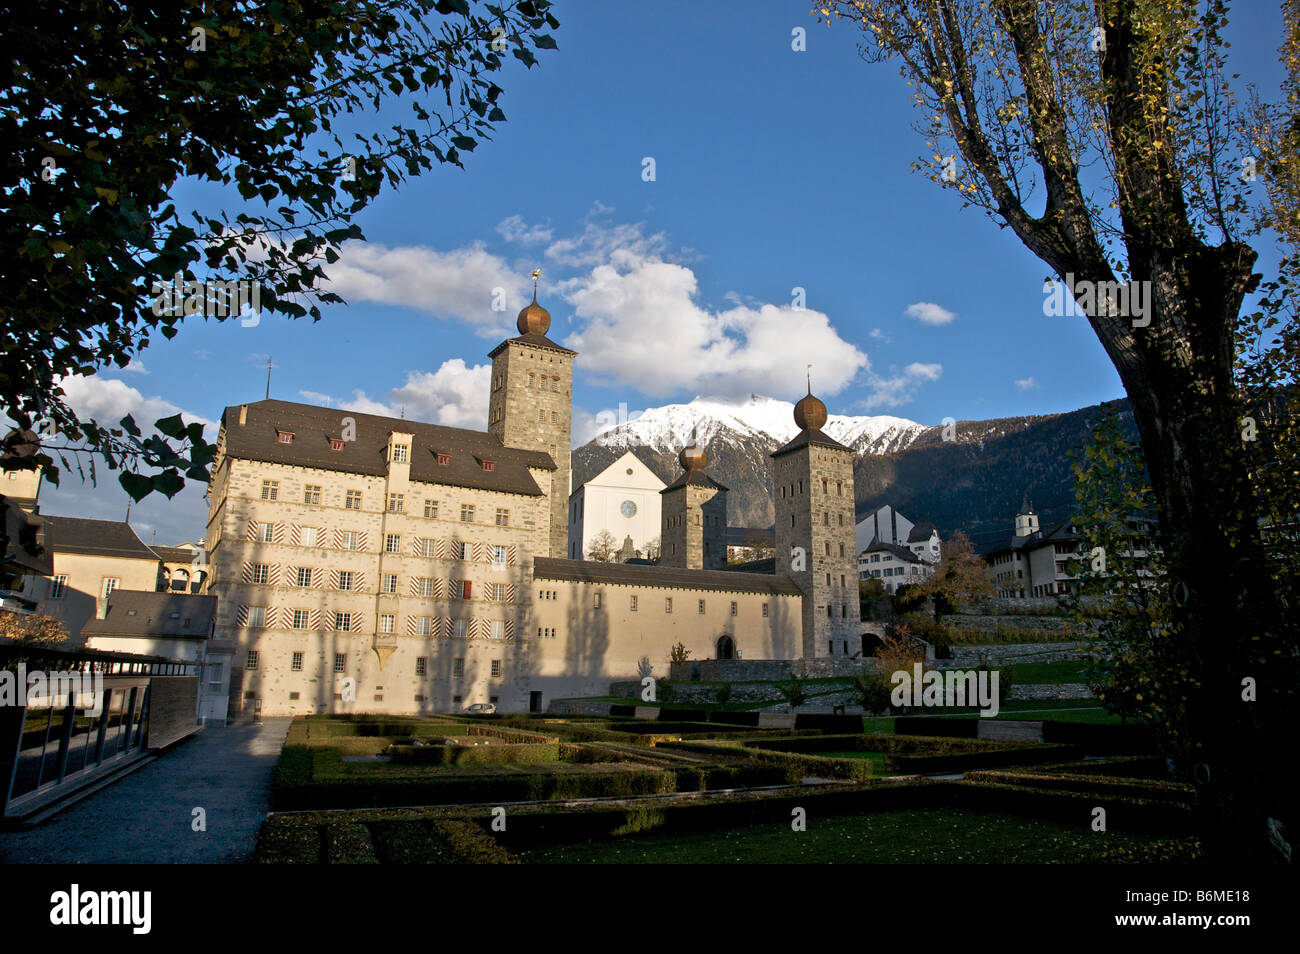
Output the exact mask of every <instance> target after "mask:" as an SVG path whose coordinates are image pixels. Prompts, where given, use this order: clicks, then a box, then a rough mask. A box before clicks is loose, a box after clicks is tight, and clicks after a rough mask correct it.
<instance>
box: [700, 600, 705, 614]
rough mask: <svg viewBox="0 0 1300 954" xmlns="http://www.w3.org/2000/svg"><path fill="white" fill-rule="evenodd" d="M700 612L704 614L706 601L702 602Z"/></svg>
mask: <svg viewBox="0 0 1300 954" xmlns="http://www.w3.org/2000/svg"><path fill="white" fill-rule="evenodd" d="M700 612H701V613H703V612H704V600H700Z"/></svg>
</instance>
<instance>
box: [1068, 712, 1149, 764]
mask: <svg viewBox="0 0 1300 954" xmlns="http://www.w3.org/2000/svg"><path fill="white" fill-rule="evenodd" d="M1043 741H1044V742H1066V743H1070V744H1073V745H1081V746H1083V747H1084V748H1085V749H1086V750H1087V751H1088V752H1089V753H1094V754H1111V755H1148V754H1151V753H1154V752H1155V751H1157V746H1156V743H1155V740H1154V739H1153V738H1152V737H1151V734H1150V733H1149V732H1147V731H1146V730H1145V729H1144V728H1142V727H1141V726H1136V725H1093V724H1090V723H1086V722H1054V721H1052V720H1050V719H1049V720H1046V721H1044V722H1043Z"/></svg>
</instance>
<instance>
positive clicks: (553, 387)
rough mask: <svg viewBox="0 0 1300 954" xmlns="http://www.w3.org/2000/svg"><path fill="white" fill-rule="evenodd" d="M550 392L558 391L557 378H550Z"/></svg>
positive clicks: (558, 383) (558, 382) (558, 381)
mask: <svg viewBox="0 0 1300 954" xmlns="http://www.w3.org/2000/svg"><path fill="white" fill-rule="evenodd" d="M551 390H552V391H558V390H560V379H559V378H551Z"/></svg>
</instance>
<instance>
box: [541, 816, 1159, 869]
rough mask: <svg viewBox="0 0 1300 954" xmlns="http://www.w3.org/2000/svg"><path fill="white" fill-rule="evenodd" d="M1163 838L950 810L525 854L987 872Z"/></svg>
mask: <svg viewBox="0 0 1300 954" xmlns="http://www.w3.org/2000/svg"><path fill="white" fill-rule="evenodd" d="M1157 841H1158V839H1156V838H1154V837H1151V836H1145V835H1138V834H1131V833H1125V832H1109V833H1104V834H1103V833H1097V832H1093V831H1092V830H1091V829H1090V828H1089V826H1088V825H1086V824H1079V825H1072V826H1066V825H1062V824H1058V823H1055V822H1050V821H1041V820H1035V819H1029V818H1017V817H1004V816H1001V815H995V814H991V813H987V812H970V811H959V810H956V809H947V808H922V809H913V810H909V811H888V812H873V813H870V814H863V815H857V816H842V817H829V818H818V817H817V816H816V815H815V814H810V815H809V817H808V819H807V830H806V831H802V832H797V831H792V830H791V828H790V824H789V823H788V822H781V823H777V824H772V825H762V826H758V825H753V826H748V827H741V828H728V829H719V830H714V831H703V832H691V833H690V834H689V835H671V834H665V835H655V834H645V835H635V836H628V837H625V838H619V839H607V840H603V841H598V842H585V843H575V844H568V845H554V846H549V847H545V848H534V849H527V850H522V851H519V852H517V853H516V857H517V858H518V859H519V860H520V861H521V862H524V863H525V864H750V865H752V864H783V863H795V864H798V863H812V864H899V863H922V864H963V863H964V864H982V863H1000V862H1020V863H1045V862H1088V861H1097V860H1100V856H1101V855H1102V854H1103V852H1106V851H1110V850H1115V849H1119V850H1124V851H1141V850H1144V849H1149V848H1152V847H1154V846H1155V844H1156V843H1157Z"/></svg>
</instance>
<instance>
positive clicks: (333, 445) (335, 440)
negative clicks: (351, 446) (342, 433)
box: [330, 437, 343, 450]
mask: <svg viewBox="0 0 1300 954" xmlns="http://www.w3.org/2000/svg"><path fill="white" fill-rule="evenodd" d="M342 449H343V438H341V437H331V438H330V450H342Z"/></svg>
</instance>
